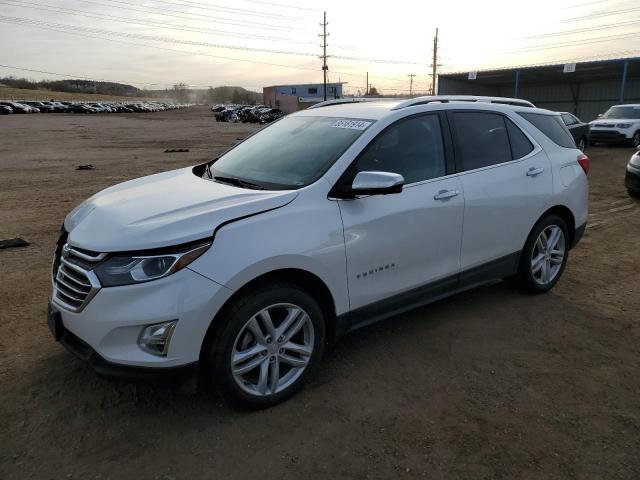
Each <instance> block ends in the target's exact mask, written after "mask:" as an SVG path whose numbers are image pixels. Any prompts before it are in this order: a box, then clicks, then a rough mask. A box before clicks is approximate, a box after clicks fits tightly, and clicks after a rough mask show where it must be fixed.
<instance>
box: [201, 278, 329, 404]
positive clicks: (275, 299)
mask: <svg viewBox="0 0 640 480" xmlns="http://www.w3.org/2000/svg"><path fill="white" fill-rule="evenodd" d="M296 309H297V310H298V312H297V313H296ZM265 311H267V312H268V313H269V315H268V316H267V315H265V313H264V312H265ZM296 315H297V316H296ZM267 318H270V319H271V324H272V325H273V328H269V326H268V322H267ZM288 318H289V319H292V320H291V322H290V323H289V324H288V325H289V328H286V327H285V326H284V321H285V320H286V319H288ZM216 321H220V322H224V324H223V325H221V330H220V331H219V332H217V334H216V335H215V337H214V340H213V341H212V342H211V343H210V347H209V348H210V349H209V352H207V355H208V359H209V367H210V371H211V373H212V375H213V378H212V381H213V384H214V385H216V386H217V388H218V390H219V391H220V393H221V394H222V396H223V397H224V398H225V399H226V400H227V401H228V402H229V403H230V404H231V405H232V406H237V407H241V408H246V409H252V410H256V409H262V408H266V407H270V406H272V405H275V404H277V403H280V402H283V401H284V400H286V399H288V398H289V397H291V396H292V395H294V394H295V393H297V392H298V391H299V390H300V389H301V388H302V386H303V385H304V383H305V382H306V381H307V379H308V378H309V377H310V376H311V375H312V374H313V371H314V370H315V368H316V366H317V364H318V362H319V360H320V358H321V357H322V353H323V350H324V344H325V319H324V315H323V313H322V309H321V308H320V306H319V305H318V303H317V302H316V300H315V299H314V298H313V297H312V296H311V295H310V294H309V293H307V292H306V291H305V290H303V289H302V288H301V287H299V286H297V285H295V284H288V283H276V284H273V285H270V286H262V287H259V288H256V289H255V290H252V291H250V292H247V294H245V295H243V296H242V297H241V298H238V299H237V300H236V301H235V302H234V303H233V304H232V305H231V306H230V307H229V308H227V309H225V311H224V312H223V314H222V316H221V318H219V319H217V320H216ZM295 326H298V327H299V328H298V330H296V332H295V334H292V333H291V332H293V330H294V329H295V328H294V327H295ZM256 327H257V329H256ZM280 329H283V330H282V331H280ZM256 332H257V334H256ZM294 345H295V347H296V350H292V349H291V348H292V346H294ZM299 347H300V348H299ZM303 352H307V353H303ZM308 352H310V354H309V353H308ZM232 357H234V358H235V360H236V362H235V369H234V362H232ZM305 362H306V363H305ZM303 363H305V364H304V365H303ZM294 365H297V366H294ZM244 370H246V371H244ZM265 372H266V373H265ZM274 373H276V374H277V377H276V375H275V374H274ZM265 377H266V380H265ZM276 378H278V380H275V381H274V379H276Z"/></svg>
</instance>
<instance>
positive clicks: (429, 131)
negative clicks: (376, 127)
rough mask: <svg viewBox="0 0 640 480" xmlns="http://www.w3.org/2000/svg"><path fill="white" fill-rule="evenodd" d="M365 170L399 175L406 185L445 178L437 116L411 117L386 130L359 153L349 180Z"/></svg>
mask: <svg viewBox="0 0 640 480" xmlns="http://www.w3.org/2000/svg"><path fill="white" fill-rule="evenodd" d="M364 171H382V172H393V173H399V174H400V175H402V176H403V177H404V182H405V184H409V183H415V182H420V181H422V180H429V179H431V178H437V177H442V176H444V175H445V157H444V146H443V141H442V130H441V129H440V120H439V118H438V116H437V115H421V116H418V117H412V118H408V119H406V120H401V121H399V122H398V123H396V124H394V125H392V126H391V127H389V128H387V129H386V130H385V131H384V132H382V133H381V134H380V135H378V136H377V137H376V138H375V139H374V140H373V141H372V142H371V143H370V144H369V145H368V146H367V148H366V150H365V151H364V152H363V153H362V154H360V156H359V157H358V159H357V160H356V164H355V168H354V169H353V171H352V172H351V175H352V177H351V178H353V177H355V175H356V173H358V172H364Z"/></svg>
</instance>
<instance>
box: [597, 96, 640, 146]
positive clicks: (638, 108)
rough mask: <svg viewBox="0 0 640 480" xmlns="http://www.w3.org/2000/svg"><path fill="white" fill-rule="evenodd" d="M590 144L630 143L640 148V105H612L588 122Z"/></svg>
mask: <svg viewBox="0 0 640 480" xmlns="http://www.w3.org/2000/svg"><path fill="white" fill-rule="evenodd" d="M589 125H590V127H591V143H596V142H603V143H620V142H627V143H631V144H632V145H633V146H634V147H636V148H637V147H639V146H640V104H628V105H614V106H613V107H611V108H610V109H609V110H607V111H606V112H605V113H604V114H603V115H600V117H599V118H598V120H593V121H592V122H589Z"/></svg>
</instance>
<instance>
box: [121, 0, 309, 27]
mask: <svg viewBox="0 0 640 480" xmlns="http://www.w3.org/2000/svg"><path fill="white" fill-rule="evenodd" d="M153 1H154V2H158V3H164V4H167V5H175V6H181V7H189V8H198V9H200V10H209V11H212V12H224V13H231V14H233V15H246V16H249V17H260V18H274V19H281V20H289V21H305V22H308V21H309V20H308V19H305V18H302V17H292V16H290V15H279V14H276V13H267V12H260V11H258V10H243V9H241V8H233V7H225V6H222V5H215V4H209V3H201V2H194V1H192V0H180V3H178V2H172V1H169V0H153ZM122 3H125V2H122Z"/></svg>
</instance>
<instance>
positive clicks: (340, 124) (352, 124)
mask: <svg viewBox="0 0 640 480" xmlns="http://www.w3.org/2000/svg"><path fill="white" fill-rule="evenodd" d="M371 123H372V122H365V121H364V120H336V123H334V124H333V125H331V126H332V127H334V128H350V129H351V130H365V129H366V128H367V127H368V126H369V125H371Z"/></svg>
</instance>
